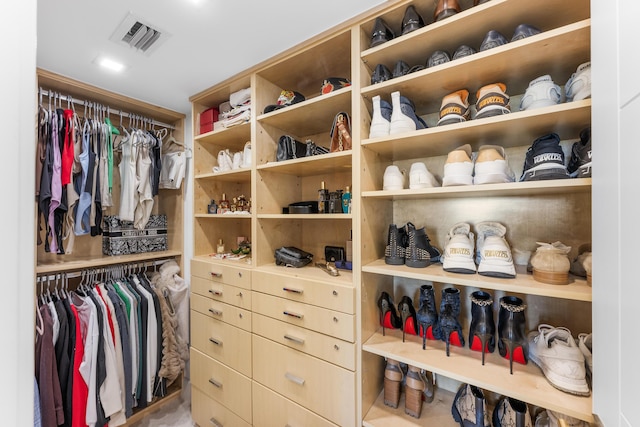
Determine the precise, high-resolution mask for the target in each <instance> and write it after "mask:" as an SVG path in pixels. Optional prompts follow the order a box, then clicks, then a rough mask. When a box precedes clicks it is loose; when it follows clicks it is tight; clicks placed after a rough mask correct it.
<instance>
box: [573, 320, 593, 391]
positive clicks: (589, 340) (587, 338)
mask: <svg viewBox="0 0 640 427" xmlns="http://www.w3.org/2000/svg"><path fill="white" fill-rule="evenodd" d="M577 341H578V342H577V344H578V348H579V349H580V351H581V352H582V355H583V356H584V362H585V364H586V368H587V379H589V380H590V379H591V378H593V355H592V354H591V352H592V351H593V334H587V333H584V332H583V333H580V334H578V340H577Z"/></svg>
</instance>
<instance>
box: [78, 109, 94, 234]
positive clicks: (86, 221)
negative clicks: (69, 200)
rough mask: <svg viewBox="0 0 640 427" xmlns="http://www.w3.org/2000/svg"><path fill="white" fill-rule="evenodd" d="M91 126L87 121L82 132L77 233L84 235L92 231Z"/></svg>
mask: <svg viewBox="0 0 640 427" xmlns="http://www.w3.org/2000/svg"><path fill="white" fill-rule="evenodd" d="M90 138H91V126H90V124H89V121H88V120H87V121H85V123H84V127H83V132H82V152H81V153H80V156H79V158H80V166H81V168H82V172H81V178H80V190H79V192H78V193H79V194H80V199H79V200H78V208H77V209H76V220H75V234H76V236H82V235H84V234H89V233H90V232H91V223H90V218H89V216H90V213H91V190H90V189H91V187H90V186H89V187H88V185H89V183H88V178H89V171H93V168H92V167H91V166H92V164H93V163H92V162H91V154H92V153H91V150H90V145H89V142H90Z"/></svg>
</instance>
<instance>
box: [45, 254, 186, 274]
mask: <svg viewBox="0 0 640 427" xmlns="http://www.w3.org/2000/svg"><path fill="white" fill-rule="evenodd" d="M180 256H182V252H180V251H171V250H169V251H159V252H145V253H140V254H131V255H116V256H100V257H94V256H86V257H82V256H81V255H77V254H76V256H75V257H74V259H73V260H66V259H64V258H62V257H60V256H58V257H57V258H54V257H53V256H51V257H49V258H47V259H40V260H38V265H37V266H36V274H47V273H60V272H65V271H76V270H82V269H86V268H99V267H108V266H110V265H116V264H135V263H136V262H143V261H152V260H160V259H164V258H174V257H180Z"/></svg>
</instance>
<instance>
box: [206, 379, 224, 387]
mask: <svg viewBox="0 0 640 427" xmlns="http://www.w3.org/2000/svg"><path fill="white" fill-rule="evenodd" d="M209 382H210V383H211V384H213V385H214V386H216V387H218V388H222V383H221V382H219V381H216V380H214V379H213V378H209Z"/></svg>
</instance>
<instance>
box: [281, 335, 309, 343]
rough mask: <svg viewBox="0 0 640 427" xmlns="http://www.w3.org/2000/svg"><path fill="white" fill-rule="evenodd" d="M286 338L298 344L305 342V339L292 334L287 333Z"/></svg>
mask: <svg viewBox="0 0 640 427" xmlns="http://www.w3.org/2000/svg"><path fill="white" fill-rule="evenodd" d="M284 338H285V339H287V340H289V341H293V342H294V343H296V344H304V340H303V339H302V338H297V337H292V336H291V335H285V336H284Z"/></svg>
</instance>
